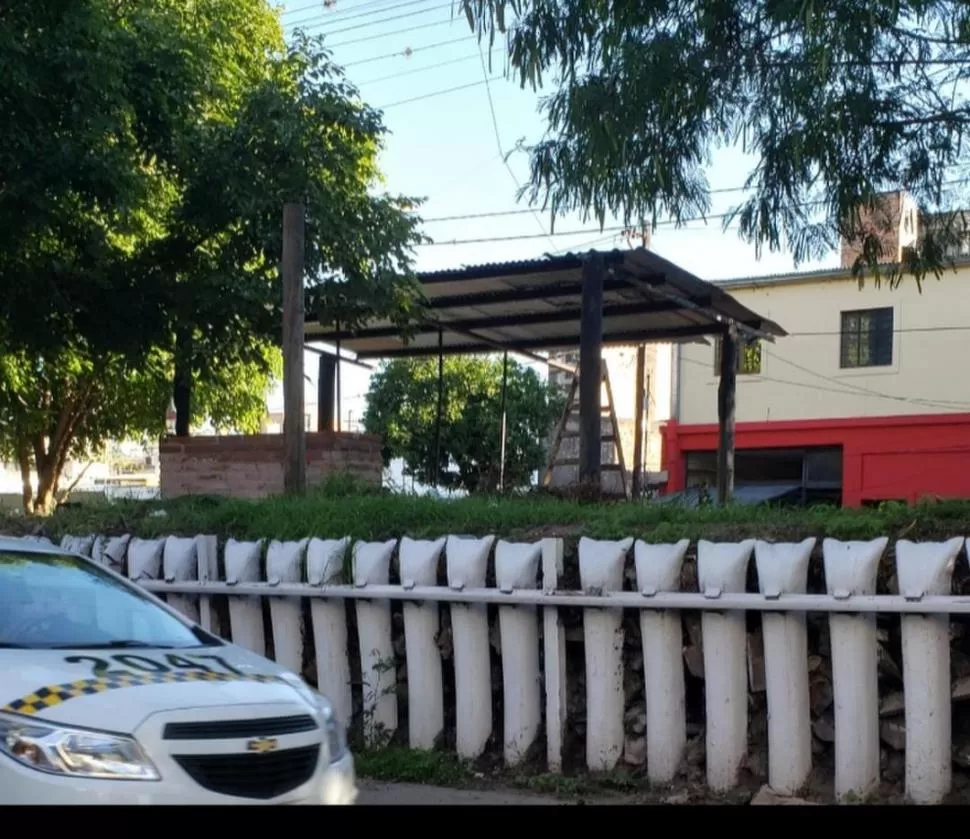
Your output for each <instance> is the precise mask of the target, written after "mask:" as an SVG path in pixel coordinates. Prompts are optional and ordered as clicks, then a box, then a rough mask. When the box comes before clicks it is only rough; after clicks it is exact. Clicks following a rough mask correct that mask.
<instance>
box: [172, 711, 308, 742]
mask: <svg viewBox="0 0 970 839" xmlns="http://www.w3.org/2000/svg"><path fill="white" fill-rule="evenodd" d="M317 728H318V726H317V723H316V720H314V719H313V717H311V716H309V715H308V714H300V715H297V716H292V717H264V718H262V719H255V720H213V721H209V722H170V723H169V724H168V725H166V726H165V730H164V731H163V732H162V739H163V740H232V739H237V738H241V737H280V736H282V735H284V734H300V733H302V732H304V731H316V730H317Z"/></svg>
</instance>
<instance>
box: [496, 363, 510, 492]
mask: <svg viewBox="0 0 970 839" xmlns="http://www.w3.org/2000/svg"><path fill="white" fill-rule="evenodd" d="M508 387H509V354H508V353H504V354H503V355H502V431H501V434H502V440H501V448H500V449H499V460H498V490H499V492H503V491H504V490H505V442H506V439H507V437H508V412H507V410H506V405H507V398H508V397H507V392H508Z"/></svg>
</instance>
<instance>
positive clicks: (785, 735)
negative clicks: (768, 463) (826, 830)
mask: <svg viewBox="0 0 970 839" xmlns="http://www.w3.org/2000/svg"><path fill="white" fill-rule="evenodd" d="M814 548H815V539H805V540H804V541H802V542H799V543H798V544H784V543H783V544H772V543H770V542H763V541H760V540H759V541H758V542H756V543H755V548H754V555H755V563H756V565H757V568H758V585H759V587H760V589H761V593H762V594H763V595H764V596H765V597H766V598H778V597H781V596H783V595H786V594H804V593H805V591H806V590H807V588H808V563H809V560H811V558H812V551H813V550H814ZM761 621H762V634H763V636H764V651H765V682H766V685H767V691H768V784H769V785H770V786H771V788H772V789H773V790H775V791H776V792H779V793H781V794H783V795H794V794H795V793H796V792H798V791H799V790H800V789H801V788H802V787H803V786H804V785H805V782H806V781H807V780H808V776H809V774H810V773H811V771H812V717H811V711H810V704H809V703H810V700H809V689H808V628H807V624H806V620H805V613H804V612H781V613H768V612H765V613H764V614H763V615H762V616H761Z"/></svg>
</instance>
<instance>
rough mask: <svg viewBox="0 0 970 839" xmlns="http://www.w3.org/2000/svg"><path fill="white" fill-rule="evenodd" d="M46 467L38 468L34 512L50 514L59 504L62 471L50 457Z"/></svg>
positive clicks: (44, 514) (40, 514)
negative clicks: (58, 491)
mask: <svg viewBox="0 0 970 839" xmlns="http://www.w3.org/2000/svg"><path fill="white" fill-rule="evenodd" d="M44 467H45V468H43V469H38V470H37V495H36V497H35V498H34V514H35V515H38V516H49V515H50V514H51V513H53V512H54V508H55V507H56V506H57V504H56V500H57V487H58V484H59V483H60V481H61V472H60V469H58V468H57V464H56V463H55V462H54V459H53V458H48V462H47V463H46V464H45V465H44Z"/></svg>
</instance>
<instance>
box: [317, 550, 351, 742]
mask: <svg viewBox="0 0 970 839" xmlns="http://www.w3.org/2000/svg"><path fill="white" fill-rule="evenodd" d="M349 547H350V538H349V537H344V538H343V539H311V540H310V541H309V543H308V544H307V550H306V567H307V582H308V583H309V584H310V585H311V586H326V585H334V584H336V583H340V582H342V581H343V580H344V574H343V570H344V558H345V557H346V555H347V549H348V548H349ZM310 620H311V621H312V622H313V647H314V652H315V654H316V663H317V689H318V690H319V691H320V693H322V694H323V695H324V696H326V697H327V698H328V699H329V700H330V701H331V702H332V703H333V709H334V712H335V714H336V715H337V719H338V720H340V722H341V723H342V724H343V725H345V726H346V725H349V724H350V718H351V716H353V711H354V703H353V694H352V692H351V686H350V657H349V654H348V649H347V605H346V603H345V602H344V601H343V600H342V599H341V598H333V599H325V598H321V597H315V598H313V601H312V602H311V604H310Z"/></svg>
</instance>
